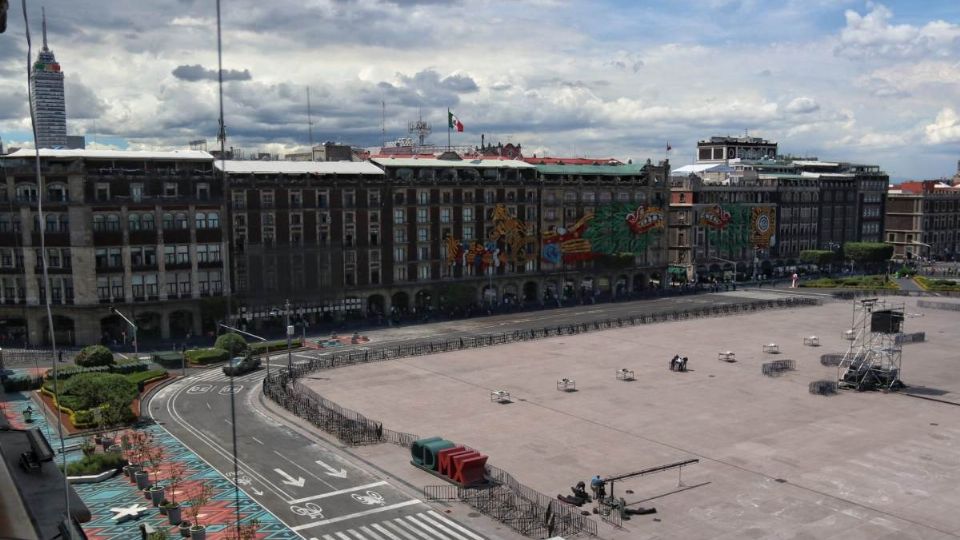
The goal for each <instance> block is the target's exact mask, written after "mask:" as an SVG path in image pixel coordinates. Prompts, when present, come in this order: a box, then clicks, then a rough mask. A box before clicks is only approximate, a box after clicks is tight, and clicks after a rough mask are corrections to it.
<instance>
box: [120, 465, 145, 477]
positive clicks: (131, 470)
mask: <svg viewBox="0 0 960 540" xmlns="http://www.w3.org/2000/svg"><path fill="white" fill-rule="evenodd" d="M142 470H143V468H142V467H141V466H140V465H137V464H136V463H131V464H130V465H127V466H126V467H125V468H124V472H126V473H127V478H129V479H130V481H131V482H136V481H137V479H136V477H135V476H134V475H135V474H136V473H138V472H140V471H142Z"/></svg>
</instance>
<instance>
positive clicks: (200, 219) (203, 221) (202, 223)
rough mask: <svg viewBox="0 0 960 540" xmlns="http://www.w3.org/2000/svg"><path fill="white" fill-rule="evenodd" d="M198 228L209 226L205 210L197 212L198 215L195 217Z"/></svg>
mask: <svg viewBox="0 0 960 540" xmlns="http://www.w3.org/2000/svg"><path fill="white" fill-rule="evenodd" d="M194 220H195V222H196V224H197V228H198V229H206V228H207V215H206V214H204V213H203V212H197V215H196V217H195V218H194Z"/></svg>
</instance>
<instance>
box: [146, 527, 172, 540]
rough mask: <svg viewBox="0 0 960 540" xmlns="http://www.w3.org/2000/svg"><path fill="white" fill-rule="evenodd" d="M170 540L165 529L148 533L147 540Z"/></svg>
mask: <svg viewBox="0 0 960 540" xmlns="http://www.w3.org/2000/svg"><path fill="white" fill-rule="evenodd" d="M167 538H170V535H168V534H167V531H166V529H157V530H155V531H153V532H152V533H150V538H149V540H167Z"/></svg>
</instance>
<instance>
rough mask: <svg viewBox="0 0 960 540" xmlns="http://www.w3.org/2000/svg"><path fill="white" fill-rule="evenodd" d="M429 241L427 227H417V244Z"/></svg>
mask: <svg viewBox="0 0 960 540" xmlns="http://www.w3.org/2000/svg"><path fill="white" fill-rule="evenodd" d="M429 240H430V229H429V228H427V227H419V228H418V229H417V242H427V241H429Z"/></svg>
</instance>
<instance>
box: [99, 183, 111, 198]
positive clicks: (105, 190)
mask: <svg viewBox="0 0 960 540" xmlns="http://www.w3.org/2000/svg"><path fill="white" fill-rule="evenodd" d="M96 199H97V201H100V202H105V201H109V200H110V184H109V183H107V182H99V183H97V191H96Z"/></svg>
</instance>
